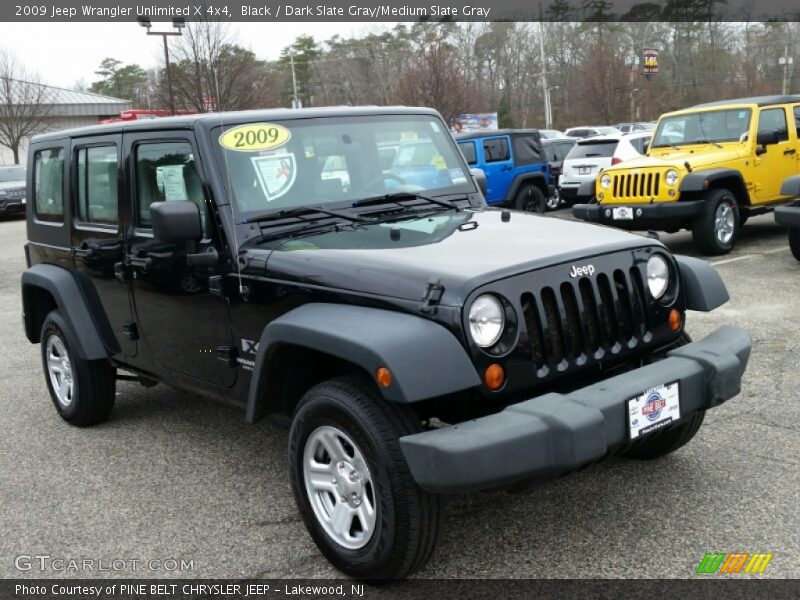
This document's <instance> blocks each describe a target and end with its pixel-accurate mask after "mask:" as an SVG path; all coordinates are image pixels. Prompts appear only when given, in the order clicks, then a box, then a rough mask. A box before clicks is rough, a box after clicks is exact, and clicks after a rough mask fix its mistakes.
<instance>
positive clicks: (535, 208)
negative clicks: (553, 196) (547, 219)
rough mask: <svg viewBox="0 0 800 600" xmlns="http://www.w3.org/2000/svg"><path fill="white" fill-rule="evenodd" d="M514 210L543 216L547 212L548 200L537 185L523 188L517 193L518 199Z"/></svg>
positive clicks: (515, 201)
mask: <svg viewBox="0 0 800 600" xmlns="http://www.w3.org/2000/svg"><path fill="white" fill-rule="evenodd" d="M514 208H516V209H517V210H522V211H525V212H532V213H537V214H540V215H541V214H544V213H545V212H546V211H547V199H546V198H545V197H544V194H543V193H542V190H540V189H539V188H538V187H536V186H535V185H527V186H523V187H522V189H521V190H520V191H519V192H517V198H516V199H515V200H514Z"/></svg>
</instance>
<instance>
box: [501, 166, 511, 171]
mask: <svg viewBox="0 0 800 600" xmlns="http://www.w3.org/2000/svg"><path fill="white" fill-rule="evenodd" d="M512 168H513V167H512V166H511V165H504V166H503V171H510V170H511V169H512Z"/></svg>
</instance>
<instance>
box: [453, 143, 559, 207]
mask: <svg viewBox="0 0 800 600" xmlns="http://www.w3.org/2000/svg"><path fill="white" fill-rule="evenodd" d="M454 137H455V139H456V142H458V147H459V148H460V149H461V152H462V154H463V155H464V158H465V159H466V160H467V163H468V164H469V166H470V167H471V168H477V169H481V170H483V172H484V173H486V202H487V203H489V204H495V205H497V204H502V205H504V206H510V207H512V208H516V209H518V210H526V211H529V212H538V213H543V212H545V210H546V209H547V204H546V202H547V200H546V199H547V198H549V197H551V196H552V195H554V194H555V190H554V188H553V185H552V181H551V178H550V164H549V163H548V162H547V158H546V156H545V153H544V150H543V149H542V141H541V137H540V136H539V131H538V130H536V129H500V130H496V131H482V132H474V133H463V134H458V135H456V136H454Z"/></svg>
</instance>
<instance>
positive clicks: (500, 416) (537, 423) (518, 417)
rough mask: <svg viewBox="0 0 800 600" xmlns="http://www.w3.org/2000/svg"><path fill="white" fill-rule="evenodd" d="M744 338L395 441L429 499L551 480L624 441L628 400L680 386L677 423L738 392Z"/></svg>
mask: <svg viewBox="0 0 800 600" xmlns="http://www.w3.org/2000/svg"><path fill="white" fill-rule="evenodd" d="M750 346H751V340H750V336H749V335H748V334H747V333H746V332H745V331H743V330H741V329H737V328H735V327H721V328H719V329H717V330H716V331H714V332H713V333H711V334H710V335H709V336H708V337H706V338H704V339H702V340H700V341H698V342H693V343H691V344H687V345H686V346H682V347H680V348H676V349H674V350H671V351H670V352H669V353H668V355H667V358H665V359H664V360H661V361H659V362H656V363H653V364H650V365H647V366H644V367H640V368H638V369H635V370H633V371H629V372H627V373H624V374H622V375H617V376H615V377H611V378H609V379H606V380H604V381H601V382H599V383H595V384H593V385H589V386H586V387H584V388H582V389H579V390H576V391H574V392H571V393H569V394H556V393H550V394H545V395H543V396H539V397H538V398H532V399H530V400H526V401H524V402H520V403H519V404H514V405H511V406H508V407H507V408H505V409H504V410H503V411H501V412H499V413H497V414H494V415H491V416H488V417H482V418H480V419H474V420H472V421H467V422H464V423H460V424H458V425H453V426H450V427H444V428H441V429H434V430H431V431H425V432H422V433H417V434H414V435H409V436H405V437H402V438H400V446H401V448H402V451H403V454H404V456H405V458H406V461H407V462H408V465H409V468H410V469H411V474H412V476H413V477H414V479H415V481H416V482H417V484H419V486H420V487H422V488H423V489H425V490H428V491H429V492H434V493H441V494H444V493H455V492H464V491H470V490H478V489H489V488H494V487H499V486H503V485H507V484H510V483H514V482H519V481H524V480H528V479H534V478H538V477H548V476H557V475H558V474H560V473H564V472H566V471H570V470H573V469H576V468H578V467H580V466H582V465H585V464H587V463H590V462H592V461H595V460H598V459H600V458H603V457H604V456H605V455H606V454H608V452H609V450H610V449H611V448H613V447H615V446H620V445H623V444H626V443H627V441H628V426H627V406H626V403H627V400H628V399H630V398H633V397H634V396H637V395H638V394H641V393H642V392H644V391H645V390H647V389H649V388H651V387H653V386H656V385H659V384H662V383H670V382H673V381H678V382H679V383H680V408H681V418H682V420H683V418H685V417H688V416H689V415H691V414H692V413H694V412H696V411H698V410H705V409H708V408H713V407H715V406H718V405H720V404H722V403H723V402H725V401H726V400H728V399H730V398H732V397H733V396H735V395H736V394H738V393H739V391H740V389H741V382H742V376H743V374H744V371H745V368H746V367H747V360H748V358H749V357H750Z"/></svg>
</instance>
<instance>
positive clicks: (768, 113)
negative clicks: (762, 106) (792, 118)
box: [758, 108, 789, 142]
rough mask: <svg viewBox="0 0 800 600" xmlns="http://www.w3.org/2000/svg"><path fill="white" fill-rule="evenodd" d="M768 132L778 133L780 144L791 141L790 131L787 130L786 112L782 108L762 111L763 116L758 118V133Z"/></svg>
mask: <svg viewBox="0 0 800 600" xmlns="http://www.w3.org/2000/svg"><path fill="white" fill-rule="evenodd" d="M766 131H777V132H778V141H779V142H783V141H785V140H788V139H789V131H788V130H787V128H786V112H785V111H784V110H783V109H782V108H770V109H768V110H762V111H761V116H759V118H758V133H764V132H766Z"/></svg>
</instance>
